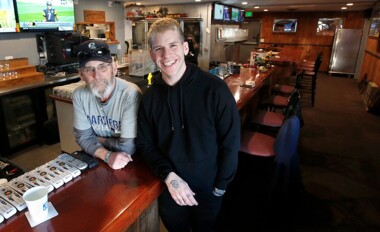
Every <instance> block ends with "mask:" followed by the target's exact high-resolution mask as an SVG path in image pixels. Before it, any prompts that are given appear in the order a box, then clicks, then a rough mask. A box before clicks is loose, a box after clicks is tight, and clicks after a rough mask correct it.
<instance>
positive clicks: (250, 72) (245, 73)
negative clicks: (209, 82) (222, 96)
mask: <svg viewBox="0 0 380 232" xmlns="http://www.w3.org/2000/svg"><path fill="white" fill-rule="evenodd" d="M274 69H275V68H269V69H268V70H267V71H266V72H260V71H258V70H257V68H245V67H242V68H241V69H240V74H233V75H231V76H230V77H228V78H226V79H225V82H226V83H227V85H228V87H229V88H230V90H231V93H232V95H233V96H234V98H235V101H236V104H237V106H238V109H239V110H242V108H243V107H244V106H245V105H246V104H247V103H248V102H249V101H251V100H252V98H253V97H254V96H255V95H257V94H258V93H259V91H260V89H261V88H262V87H263V86H265V85H266V84H270V77H271V75H272V73H273V71H274ZM247 81H254V83H255V84H254V86H253V87H248V86H244V85H242V84H244V83H246V82H247Z"/></svg>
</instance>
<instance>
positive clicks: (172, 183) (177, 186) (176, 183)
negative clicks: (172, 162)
mask: <svg viewBox="0 0 380 232" xmlns="http://www.w3.org/2000/svg"><path fill="white" fill-rule="evenodd" d="M170 185H171V186H172V187H173V188H175V189H177V188H179V183H178V180H172V181H170Z"/></svg>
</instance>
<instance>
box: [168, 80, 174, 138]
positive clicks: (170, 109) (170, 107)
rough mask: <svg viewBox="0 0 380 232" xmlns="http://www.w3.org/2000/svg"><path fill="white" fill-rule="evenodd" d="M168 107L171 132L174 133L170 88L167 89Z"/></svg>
mask: <svg viewBox="0 0 380 232" xmlns="http://www.w3.org/2000/svg"><path fill="white" fill-rule="evenodd" d="M168 105H169V114H170V122H171V123H172V131H173V132H174V122H173V109H172V104H171V102H170V88H168Z"/></svg>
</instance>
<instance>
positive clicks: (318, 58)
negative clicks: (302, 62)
mask: <svg viewBox="0 0 380 232" xmlns="http://www.w3.org/2000/svg"><path fill="white" fill-rule="evenodd" d="M322 61H323V57H322V52H319V53H318V55H317V59H316V60H315V66H314V72H315V75H317V73H318V71H319V68H320V67H321V64H322Z"/></svg>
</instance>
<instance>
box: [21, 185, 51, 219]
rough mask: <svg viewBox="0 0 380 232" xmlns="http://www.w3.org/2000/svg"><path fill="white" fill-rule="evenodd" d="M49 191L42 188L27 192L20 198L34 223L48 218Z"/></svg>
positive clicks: (34, 188)
mask: <svg viewBox="0 0 380 232" xmlns="http://www.w3.org/2000/svg"><path fill="white" fill-rule="evenodd" d="M48 193H49V189H48V188H46V187H43V186H37V187H33V188H31V189H29V190H27V191H26V192H25V193H24V194H23V195H22V198H23V199H24V201H25V203H26V206H28V210H29V214H30V216H31V217H32V219H33V220H34V221H43V220H44V219H45V218H47V216H48Z"/></svg>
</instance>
